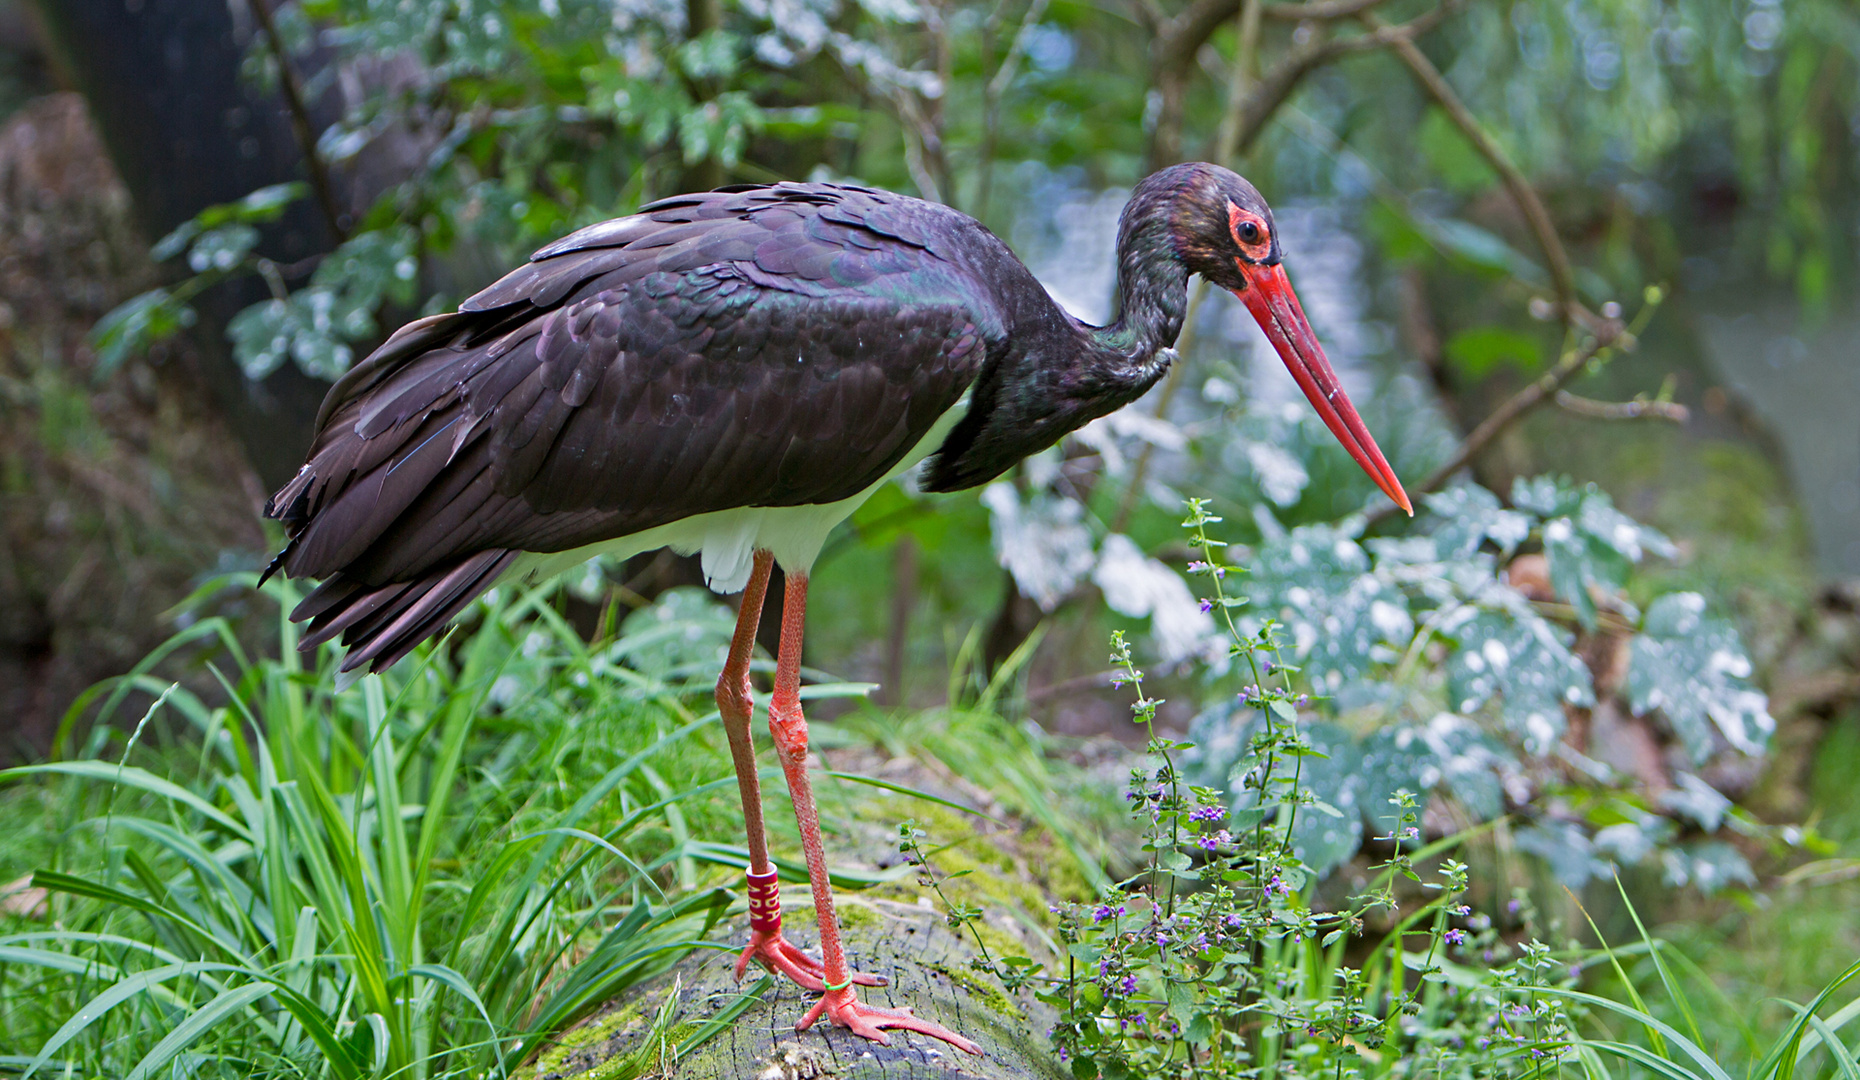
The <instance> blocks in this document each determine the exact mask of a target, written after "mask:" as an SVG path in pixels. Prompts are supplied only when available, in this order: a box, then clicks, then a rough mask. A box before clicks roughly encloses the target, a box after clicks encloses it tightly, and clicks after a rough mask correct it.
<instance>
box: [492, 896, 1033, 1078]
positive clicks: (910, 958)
mask: <svg viewBox="0 0 1860 1080" xmlns="http://www.w3.org/2000/svg"><path fill="white" fill-rule="evenodd" d="M838 903H839V906H840V909H841V912H842V915H841V920H840V921H841V926H842V934H843V935H844V938H845V944H846V954H847V959H848V960H849V961H851V963H852V965H853V968H854V970H857V971H866V972H871V973H873V974H877V975H882V976H884V977H885V978H887V979H889V980H890V985H889V986H883V987H863V988H861V990H860V994H861V995H862V998H863V1000H864V1001H866V1002H867V1003H868V1004H871V1005H877V1006H882V1007H885V1008H904V1007H909V1008H911V1009H912V1010H913V1011H915V1013H916V1014H917V1015H918V1016H921V1017H925V1018H926V1019H930V1020H934V1021H936V1022H937V1023H939V1024H942V1025H944V1026H945V1027H948V1028H950V1029H952V1030H954V1031H957V1032H960V1033H961V1034H963V1035H965V1036H967V1037H968V1038H970V1039H973V1040H974V1041H976V1042H977V1043H980V1044H981V1046H982V1049H983V1056H981V1057H973V1056H971V1055H969V1054H965V1053H963V1052H962V1051H960V1050H957V1049H955V1048H953V1047H951V1046H948V1045H946V1044H944V1043H942V1042H939V1041H937V1040H935V1039H930V1038H926V1037H924V1036H921V1035H916V1034H912V1033H909V1032H896V1031H894V1032H891V1033H890V1035H891V1045H889V1046H880V1045H879V1044H877V1043H874V1042H868V1041H866V1040H865V1039H862V1038H859V1037H858V1036H856V1035H853V1034H852V1033H850V1032H848V1031H846V1030H844V1029H842V1028H835V1027H832V1026H831V1025H829V1024H827V1022H826V1021H824V1020H822V1021H821V1022H820V1023H819V1024H817V1025H815V1026H814V1027H813V1028H810V1029H809V1030H807V1031H801V1032H797V1031H795V1030H794V1023H795V1021H796V1020H798V1019H800V1018H801V1015H802V1014H803V1013H805V1012H806V1011H807V1009H808V1007H809V1006H810V1005H812V1004H813V1003H814V1000H815V999H816V998H817V997H818V995H816V994H812V993H808V992H806V991H803V990H802V989H801V988H800V987H798V986H796V985H795V984H793V983H792V982H789V981H788V980H786V979H780V978H777V979H773V980H771V984H770V986H769V988H768V989H767V990H766V991H764V993H763V994H762V996H761V998H760V999H758V1000H757V1001H756V1002H755V1003H754V1004H753V1005H751V1006H750V1007H749V1010H748V1011H747V1012H745V1013H743V1014H742V1015H740V1016H738V1017H737V1018H736V1019H735V1021H734V1022H733V1023H731V1024H730V1026H729V1027H728V1028H727V1029H726V1030H724V1031H722V1032H720V1033H718V1034H717V1035H716V1036H715V1037H714V1038H711V1039H709V1040H708V1041H706V1042H703V1043H701V1044H699V1045H698V1046H696V1047H695V1048H692V1049H690V1050H689V1052H687V1053H685V1054H684V1055H683V1056H682V1057H680V1058H678V1060H676V1061H675V1062H674V1061H668V1060H667V1058H669V1057H671V1056H672V1055H665V1056H662V1057H660V1058H659V1059H658V1068H659V1071H656V1072H649V1073H648V1075H652V1076H658V1077H663V1078H664V1080H766V1078H770V1077H779V1078H781V1080H801V1078H803V1077H809V1078H811V1077H822V1078H824V1077H832V1076H843V1077H855V1076H856V1077H860V1078H861V1080H868V1078H869V1080H955V1078H959V1077H960V1078H967V1080H1063V1078H1065V1077H1067V1076H1068V1075H1069V1074H1068V1073H1067V1072H1066V1071H1065V1070H1064V1069H1063V1068H1062V1067H1061V1065H1060V1063H1059V1061H1058V1060H1057V1059H1056V1058H1055V1057H1054V1056H1053V1054H1052V1051H1051V1049H1050V1045H1049V1044H1048V1043H1047V1042H1046V1040H1045V1037H1044V1035H1043V1032H1044V1029H1045V1026H1046V1020H1045V1018H1043V1017H1042V1018H1039V1019H1037V1020H1036V1021H1030V1020H1029V1019H1028V1017H1027V1015H1026V1014H1024V1013H1023V1012H1022V1011H1021V1009H1020V1008H1019V1007H1017V1006H1016V1005H1015V1004H1014V1003H1012V1002H1010V1001H1009V1000H1008V999H1007V998H1006V997H1005V996H1004V995H1003V994H1001V992H1000V991H999V989H998V988H996V987H994V986H993V985H992V980H988V977H987V976H984V975H980V974H977V973H976V972H974V971H972V970H971V969H970V968H969V960H970V959H971V958H972V957H973V956H974V955H975V950H974V945H973V943H972V942H971V941H969V940H968V939H966V938H960V937H957V936H956V935H955V934H953V933H952V932H951V931H950V930H949V928H948V927H947V926H945V925H944V921H943V918H942V916H941V915H939V914H937V913H935V912H932V911H927V910H925V909H923V908H921V907H918V906H916V905H914V904H904V903H899V902H896V901H890V900H867V899H864V898H861V897H858V896H848V895H844V894H843V895H841V896H840V898H839V901H838ZM813 918H814V913H813V909H812V908H810V907H805V906H801V907H795V906H790V907H789V908H788V909H787V911H786V912H784V914H783V924H784V927H785V928H786V930H787V933H788V935H789V937H790V939H791V940H792V941H794V942H795V944H797V945H799V946H801V947H802V948H804V949H809V950H812V949H813V948H814V946H815V945H816V943H817V941H818V934H817V933H816V932H815V931H814V923H813ZM745 926H746V924H744V925H740V926H737V927H735V930H736V931H737V932H736V934H735V935H734V936H733V937H732V936H730V935H728V934H726V935H723V936H724V939H725V940H741V939H742V938H743V937H744V934H745ZM735 960H736V957H735V956H734V955H733V954H729V953H724V952H718V951H710V950H705V951H701V952H698V953H694V954H693V955H692V956H690V957H689V958H687V959H686V960H685V961H684V962H683V963H681V964H679V965H678V967H677V968H675V969H673V971H672V972H671V973H670V974H668V975H666V976H663V977H661V978H659V979H657V980H654V981H653V982H652V983H650V984H648V985H646V986H643V987H640V988H639V989H637V990H636V991H634V992H633V993H631V994H629V995H628V996H627V997H626V998H624V999H622V1000H618V1001H614V1002H611V1003H609V1004H608V1005H607V1006H605V1007H604V1008H603V1009H602V1010H601V1011H599V1012H597V1013H596V1014H594V1015H593V1016H591V1017H589V1018H588V1019H587V1020H585V1021H583V1022H582V1023H581V1024H579V1025H577V1026H576V1027H575V1028H573V1029H571V1030H570V1031H568V1032H565V1033H564V1034H563V1035H562V1037H561V1038H560V1039H558V1040H556V1041H555V1042H554V1043H553V1044H551V1045H546V1046H545V1047H544V1048H543V1049H542V1051H541V1053H539V1054H538V1055H537V1056H536V1058H535V1060H533V1061H532V1062H530V1063H529V1064H528V1065H527V1066H525V1067H524V1068H522V1069H519V1070H518V1071H517V1076H518V1077H519V1080H577V1078H588V1080H592V1078H594V1077H598V1076H600V1075H602V1074H603V1073H604V1072H605V1069H604V1068H603V1067H604V1066H607V1065H608V1064H609V1063H611V1062H614V1061H616V1060H618V1059H621V1058H624V1057H625V1056H626V1055H628V1054H631V1053H633V1052H634V1051H635V1050H636V1049H637V1048H638V1046H639V1044H640V1042H641V1040H642V1038H643V1037H644V1036H645V1035H646V1033H647V1031H648V1030H649V1029H650V1028H651V1027H652V1022H653V1020H654V1018H655V1016H656V1015H657V1013H658V1012H659V1010H660V1008H661V1007H662V1006H664V1005H665V1004H666V999H667V995H669V994H671V993H672V992H673V990H674V986H676V992H677V995H678V1005H677V1006H676V1010H677V1021H676V1022H678V1023H686V1022H696V1023H702V1022H703V1021H704V1020H706V1019H708V1018H709V1017H711V1016H712V1015H715V1014H716V1013H718V1012H720V1011H721V1010H723V1009H725V1008H727V1007H728V1006H730V1005H732V1004H735V1003H736V1002H738V1001H739V1000H740V999H741V996H742V995H743V994H744V993H746V992H749V991H751V990H753V989H755V987H756V986H757V985H758V982H759V980H760V976H761V972H760V969H751V970H750V972H749V974H748V977H747V978H745V979H744V980H743V982H742V983H741V984H738V983H737V981H736V979H735V977H734V975H733V974H732V972H731V965H733V964H734V963H735Z"/></svg>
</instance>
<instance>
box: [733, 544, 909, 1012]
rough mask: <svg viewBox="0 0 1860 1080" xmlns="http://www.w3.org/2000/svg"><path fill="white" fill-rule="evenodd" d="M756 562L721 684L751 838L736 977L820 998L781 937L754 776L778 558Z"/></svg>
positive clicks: (876, 982)
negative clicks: (785, 983)
mask: <svg viewBox="0 0 1860 1080" xmlns="http://www.w3.org/2000/svg"><path fill="white" fill-rule="evenodd" d="M755 560H756V561H755V565H754V568H753V569H752V570H751V571H750V574H749V584H748V585H747V586H746V587H745V588H744V589H743V606H742V608H741V610H740V611H738V613H737V616H736V633H735V635H734V636H733V637H731V639H730V658H729V659H728V660H727V661H726V662H725V663H724V666H723V675H722V676H721V677H720V678H718V680H717V712H718V714H719V715H720V716H722V718H723V730H724V734H725V735H727V736H728V737H729V740H730V759H731V761H732V762H733V763H734V764H735V766H736V783H737V787H738V789H739V790H740V791H741V793H742V796H743V824H744V826H745V829H746V831H747V832H748V836H749V869H748V870H747V871H745V877H746V878H747V879H748V883H749V884H748V892H749V944H748V945H747V946H745V947H744V948H743V951H742V954H741V955H740V956H738V957H737V958H736V977H737V978H738V979H741V978H742V977H743V972H744V971H746V970H747V969H748V967H749V962H750V961H751V960H759V961H761V962H762V963H763V964H764V965H765V966H767V967H768V968H769V969H770V970H772V971H778V972H780V973H782V974H783V975H786V976H788V977H789V978H790V979H793V980H794V981H795V982H797V983H799V984H800V985H801V986H802V987H803V988H805V989H808V990H813V991H816V992H818V991H820V990H823V989H825V988H826V981H825V979H824V978H823V975H824V974H825V972H824V969H823V968H822V967H821V964H820V961H818V960H816V959H814V958H813V957H811V956H809V955H807V954H806V953H804V952H802V951H801V950H800V949H798V948H796V947H795V946H794V945H793V944H792V943H790V942H789V941H788V939H787V938H784V937H783V936H782V932H781V884H780V883H779V882H778V881H777V879H776V873H775V865H774V864H773V863H771V862H770V861H769V843H768V834H767V832H765V831H764V829H763V823H762V784H761V782H760V780H759V779H758V778H757V776H756V746H755V741H754V736H752V735H751V733H750V721H751V719H752V718H753V713H754V711H755V698H754V697H753V696H752V694H751V688H750V683H749V661H750V658H751V657H752V656H753V655H754V653H755V649H756V626H757V624H758V623H759V622H760V621H761V618H762V602H763V600H764V598H765V597H766V596H767V595H768V588H769V573H770V571H771V570H772V569H773V568H774V565H775V556H774V555H772V554H770V553H769V552H767V551H758V552H756V557H755ZM852 978H853V981H854V982H857V983H860V984H861V985H864V986H882V985H884V980H883V979H880V978H879V977H877V976H876V975H867V974H864V973H857V974H854V975H853V977H852Z"/></svg>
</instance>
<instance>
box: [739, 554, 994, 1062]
mask: <svg viewBox="0 0 1860 1080" xmlns="http://www.w3.org/2000/svg"><path fill="white" fill-rule="evenodd" d="M806 620H807V575H806V574H805V573H795V572H792V571H791V572H790V573H789V574H788V591H787V593H786V594H785V595H784V596H783V597H782V609H781V650H780V653H779V655H778V656H777V657H776V659H775V696H774V700H773V701H772V702H771V703H770V705H769V730H770V731H771V732H772V733H773V734H774V736H775V753H776V755H777V756H778V757H780V758H781V768H782V772H783V773H784V774H785V775H786V776H787V778H788V793H789V795H790V796H792V797H793V799H794V817H795V820H796V822H798V823H799V824H800V826H801V850H802V851H803V852H804V853H805V854H806V855H807V877H808V881H809V883H810V884H811V885H812V886H813V888H814V913H815V916H816V918H818V919H819V921H820V955H821V959H822V960H823V961H824V963H825V967H826V972H825V975H826V979H825V981H826V993H825V994H824V995H823V996H822V997H821V999H820V1000H819V1001H818V1002H816V1003H815V1004H814V1007H813V1008H812V1009H809V1010H808V1011H807V1015H806V1016H803V1017H802V1018H801V1019H800V1021H799V1022H798V1023H796V1024H795V1025H794V1027H795V1030H796V1031H805V1030H806V1029H807V1028H808V1027H809V1026H811V1025H812V1024H813V1023H814V1021H815V1020H818V1019H820V1016H821V1014H822V1013H825V1014H826V1017H827V1019H828V1020H831V1021H833V1022H834V1023H835V1024H838V1025H839V1026H841V1027H844V1028H850V1029H851V1030H852V1032H853V1034H855V1035H860V1036H863V1037H865V1038H867V1039H871V1040H872V1041H874V1042H877V1043H881V1044H889V1043H890V1042H891V1039H890V1037H888V1036H887V1035H886V1034H885V1029H887V1028H893V1029H898V1030H903V1031H915V1032H917V1033H919V1034H921V1035H929V1036H931V1037H932V1038H937V1039H942V1040H943V1041H944V1042H946V1043H949V1044H950V1045H952V1046H954V1047H956V1048H957V1049H959V1050H966V1051H968V1052H969V1053H971V1054H979V1053H981V1052H982V1048H981V1047H979V1046H977V1045H975V1044H974V1043H972V1042H970V1041H969V1040H967V1039H965V1038H963V1037H962V1036H960V1035H958V1034H956V1033H955V1032H953V1031H950V1030H949V1029H948V1028H945V1027H943V1026H942V1025H941V1024H935V1023H932V1022H930V1021H928V1020H923V1019H919V1018H918V1017H915V1016H912V1015H911V1010H909V1009H880V1008H875V1007H873V1006H870V1005H867V1004H865V1003H864V1002H862V1001H860V1000H859V997H858V995H857V994H855V993H853V982H854V977H853V975H852V974H851V973H850V972H849V971H848V970H847V967H846V951H845V950H844V949H843V948H841V946H840V924H839V920H838V919H837V918H835V916H834V914H833V886H832V885H831V884H830V883H829V881H828V880H827V856H826V852H825V850H824V849H823V848H822V846H821V841H820V815H819V813H818V812H816V810H815V808H814V790H813V785H812V784H810V783H809V782H808V777H807V721H806V720H805V719H804V718H803V717H802V715H801V630H802V626H803V625H804V623H805V622H806Z"/></svg>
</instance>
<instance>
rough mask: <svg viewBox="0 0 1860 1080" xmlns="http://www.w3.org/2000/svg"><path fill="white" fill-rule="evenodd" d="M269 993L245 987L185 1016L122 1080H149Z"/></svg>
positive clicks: (250, 985)
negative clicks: (220, 1025) (221, 1024)
mask: <svg viewBox="0 0 1860 1080" xmlns="http://www.w3.org/2000/svg"><path fill="white" fill-rule="evenodd" d="M271 992H272V987H271V986H270V985H269V984H267V983H248V984H246V985H245V986H240V987H235V988H233V989H231V990H227V991H225V992H224V993H221V994H220V995H218V996H217V997H215V998H214V999H213V1000H212V1001H209V1002H207V1003H206V1004H205V1005H202V1006H201V1007H200V1008H198V1009H196V1010H194V1011H193V1012H192V1013H190V1014H188V1017H187V1019H185V1020H183V1021H181V1023H180V1024H179V1025H177V1026H176V1027H175V1029H174V1030H173V1031H170V1032H169V1033H168V1035H167V1037H166V1038H164V1039H162V1041H160V1042H158V1043H156V1044H155V1049H153V1050H150V1051H149V1052H148V1054H147V1055H145V1056H144V1057H143V1058H142V1060H141V1061H139V1062H137V1063H136V1067H135V1068H133V1069H131V1070H129V1075H128V1076H126V1077H124V1080H149V1077H150V1076H152V1075H154V1073H155V1071H156V1070H158V1069H160V1068H162V1067H163V1066H164V1065H167V1064H168V1062H170V1061H172V1060H173V1059H174V1056H175V1055H176V1054H179V1053H180V1052H181V1051H183V1050H185V1049H187V1048H188V1047H190V1046H192V1045H194V1041H195V1040H196V1039H198V1038H200V1037H201V1036H202V1035H205V1034H206V1033H207V1032H208V1031H211V1030H212V1029H213V1028H214V1026H216V1025H217V1024H219V1022H220V1021H222V1020H224V1019H226V1018H227V1017H229V1016H231V1015H233V1014H234V1013H236V1012H239V1011H240V1010H242V1009H244V1008H245V1007H246V1006H248V1005H250V1004H252V1003H253V1002H255V1001H257V1000H258V999H259V998H262V997H265V996H267V995H269V994H270V993H271Z"/></svg>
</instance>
